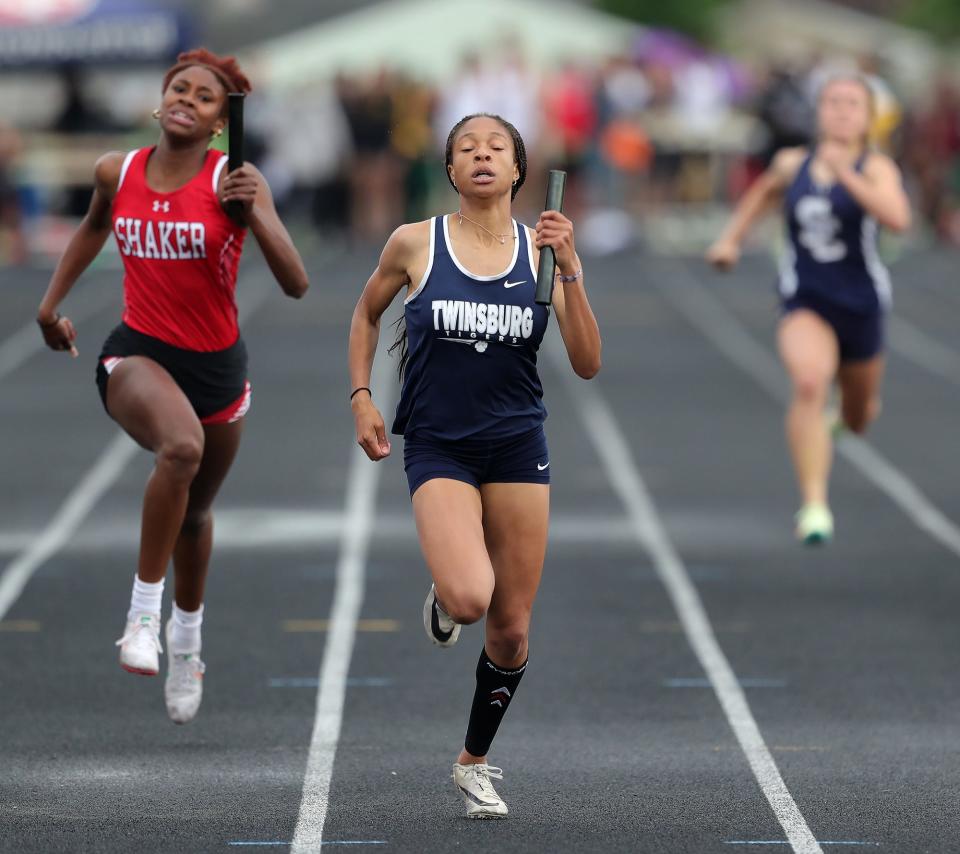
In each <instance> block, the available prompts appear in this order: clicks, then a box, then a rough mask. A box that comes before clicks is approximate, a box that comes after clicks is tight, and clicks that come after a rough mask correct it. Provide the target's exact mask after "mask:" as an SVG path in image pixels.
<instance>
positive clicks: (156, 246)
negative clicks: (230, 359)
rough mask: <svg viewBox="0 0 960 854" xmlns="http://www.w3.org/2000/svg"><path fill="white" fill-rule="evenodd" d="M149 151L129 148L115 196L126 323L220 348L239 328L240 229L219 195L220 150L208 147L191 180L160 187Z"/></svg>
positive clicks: (173, 339)
mask: <svg viewBox="0 0 960 854" xmlns="http://www.w3.org/2000/svg"><path fill="white" fill-rule="evenodd" d="M153 151H154V149H153V148H141V149H139V150H137V151H131V152H130V153H129V154H128V155H127V157H126V160H124V162H123V169H122V171H121V172H120V182H119V186H118V187H117V194H116V196H115V197H114V200H113V233H114V236H115V237H116V238H117V245H118V247H119V249H120V255H121V257H122V258H123V267H124V277H123V299H124V310H123V320H124V323H126V324H127V325H128V326H131V327H133V328H134V329H136V330H137V331H138V332H143V333H146V334H147V335H152V336H153V337H154V338H159V339H160V340H161V341H164V342H166V343H167V344H172V345H173V346H175V347H182V348H184V349H187V350H198V351H203V352H210V351H212V350H224V349H226V348H227V347H229V346H231V345H232V344H233V343H235V342H236V340H237V337H238V336H239V334H240V331H239V328H238V326H237V304H236V300H235V297H234V294H235V291H236V285H237V267H238V265H239V263H240V252H241V250H242V248H243V238H244V236H245V235H246V229H245V228H241V227H239V226H237V225H236V224H235V223H234V222H233V221H232V220H231V219H230V218H229V217H228V216H227V215H226V214H225V213H224V212H223V208H222V207H221V206H220V201H219V199H218V198H217V181H218V180H219V178H220V173H221V171H222V170H223V168H224V167H225V166H226V162H227V158H226V155H224V154H221V152H219V151H208V152H207V157H206V160H204V162H203V166H202V168H201V169H200V171H199V172H198V173H197V174H196V176H194V178H193V179H192V180H191V181H189V182H188V183H187V184H185V185H184V186H183V187H180V189H178V190H174V191H173V192H172V193H158V192H156V191H154V190H151V189H150V187H148V186H147V175H146V170H147V160H148V159H149V158H150V155H151V154H152V153H153Z"/></svg>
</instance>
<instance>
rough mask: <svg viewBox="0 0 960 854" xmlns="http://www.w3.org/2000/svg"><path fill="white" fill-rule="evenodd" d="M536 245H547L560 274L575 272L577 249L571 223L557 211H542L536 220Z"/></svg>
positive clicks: (540, 247) (539, 246)
mask: <svg viewBox="0 0 960 854" xmlns="http://www.w3.org/2000/svg"><path fill="white" fill-rule="evenodd" d="M536 233H537V237H536V246H537V249H540V250H541V251H542V250H543V247H544V246H549V247H550V248H551V249H552V250H553V252H554V255H556V258H557V269H558V270H559V271H560V275H562V276H572V275H573V274H574V273H576V272H577V269H576V265H577V249H576V247H575V246H574V244H573V223H572V222H570V220H569V219H567V218H566V217H565V216H564V215H563V214H562V213H560V212H559V211H544V212H543V213H542V214H540V219H539V220H537V228H536Z"/></svg>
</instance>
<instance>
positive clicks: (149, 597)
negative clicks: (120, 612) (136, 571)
mask: <svg viewBox="0 0 960 854" xmlns="http://www.w3.org/2000/svg"><path fill="white" fill-rule="evenodd" d="M163 581H164V579H162V578H161V579H160V580H159V581H157V582H155V583H150V582H148V581H141V580H140V576H138V575H135V576H134V577H133V593H131V594H130V610H129V611H128V612H127V619H128V620H132V619H133V618H134V616H135V615H136V614H156V615H157V616H158V617H159V616H160V604H161V602H162V601H163Z"/></svg>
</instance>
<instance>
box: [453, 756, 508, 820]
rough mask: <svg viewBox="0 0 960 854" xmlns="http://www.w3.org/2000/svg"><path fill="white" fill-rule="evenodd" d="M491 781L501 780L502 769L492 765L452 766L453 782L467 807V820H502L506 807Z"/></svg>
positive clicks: (456, 764)
mask: <svg viewBox="0 0 960 854" xmlns="http://www.w3.org/2000/svg"><path fill="white" fill-rule="evenodd" d="M491 779H494V780H502V779H503V769H502V768H494V767H493V766H492V765H486V764H479V765H460V764H459V763H456V762H455V763H454V765H453V782H454V783H455V784H456V786H457V791H458V792H459V793H460V797H462V798H463V802H464V804H466V807H467V818H503V817H504V816H505V815H506V814H507V805H506V804H505V803H504V802H503V798H501V797H500V795H498V794H497V790H496V789H494V788H493V783H491V782H490V780H491Z"/></svg>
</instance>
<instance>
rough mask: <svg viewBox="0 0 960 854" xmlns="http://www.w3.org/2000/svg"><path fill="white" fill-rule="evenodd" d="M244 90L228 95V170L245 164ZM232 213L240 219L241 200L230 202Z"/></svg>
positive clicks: (231, 170)
mask: <svg viewBox="0 0 960 854" xmlns="http://www.w3.org/2000/svg"><path fill="white" fill-rule="evenodd" d="M245 97H246V95H244V93H243V92H230V93H228V95H227V99H228V100H227V108H228V111H229V112H228V114H227V115H228V124H227V128H228V130H229V133H230V137H229V145H228V147H227V171H228V172H233V170H234V169H239V168H240V167H241V166H243V99H244V98H245ZM229 207H230V213H231V214H232V215H233V216H234V217H236V218H237V219H239V218H240V217H241V215H242V211H241V209H240V203H239V202H230V205H229Z"/></svg>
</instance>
